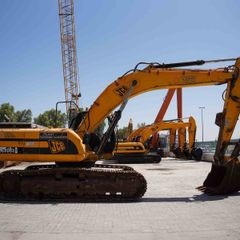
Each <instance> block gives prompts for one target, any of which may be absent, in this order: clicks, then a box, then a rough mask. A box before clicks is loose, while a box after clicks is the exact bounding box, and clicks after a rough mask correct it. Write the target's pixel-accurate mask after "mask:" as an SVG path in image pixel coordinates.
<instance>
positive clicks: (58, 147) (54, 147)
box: [49, 141, 66, 153]
mask: <svg viewBox="0 0 240 240" xmlns="http://www.w3.org/2000/svg"><path fill="white" fill-rule="evenodd" d="M49 147H50V150H51V152H52V153H59V152H63V151H65V150H66V147H65V145H64V143H63V142H61V141H49Z"/></svg>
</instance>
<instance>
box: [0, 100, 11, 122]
mask: <svg viewBox="0 0 240 240" xmlns="http://www.w3.org/2000/svg"><path fill="white" fill-rule="evenodd" d="M6 116H7V117H8V118H9V119H10V121H13V120H14V106H12V105H10V103H3V104H1V106H0V122H4V121H5V119H6Z"/></svg>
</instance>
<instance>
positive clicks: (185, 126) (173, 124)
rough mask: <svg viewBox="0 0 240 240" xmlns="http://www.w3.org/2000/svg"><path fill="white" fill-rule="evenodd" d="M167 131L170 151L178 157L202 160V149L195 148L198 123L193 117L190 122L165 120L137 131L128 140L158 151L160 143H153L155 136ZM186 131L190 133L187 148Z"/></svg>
mask: <svg viewBox="0 0 240 240" xmlns="http://www.w3.org/2000/svg"><path fill="white" fill-rule="evenodd" d="M166 130H167V131H169V140H170V151H171V152H173V153H175V154H176V156H177V157H186V158H188V159H191V158H192V157H193V158H195V159H196V160H200V159H201V155H202V151H201V149H198V148H195V135H196V122H195V119H194V118H193V117H192V116H190V117H189V119H188V122H183V121H179V119H173V120H165V121H162V122H159V123H154V124H151V125H147V126H145V127H142V128H139V129H136V130H135V131H133V132H132V133H131V134H130V135H129V137H128V139H127V140H128V141H133V142H135V141H137V142H141V143H143V144H144V146H145V148H146V149H149V150H156V148H158V147H159V143H152V139H153V134H154V133H156V132H160V131H166ZM177 131H178V136H179V140H178V147H176V132H177ZM186 131H188V147H187V146H186V145H187V143H186Z"/></svg>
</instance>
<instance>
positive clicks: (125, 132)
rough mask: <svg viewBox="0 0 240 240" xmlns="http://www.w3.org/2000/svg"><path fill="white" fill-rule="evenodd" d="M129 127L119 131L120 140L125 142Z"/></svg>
mask: <svg viewBox="0 0 240 240" xmlns="http://www.w3.org/2000/svg"><path fill="white" fill-rule="evenodd" d="M127 131H128V127H123V128H119V129H118V139H120V140H123V139H125V138H126V137H127Z"/></svg>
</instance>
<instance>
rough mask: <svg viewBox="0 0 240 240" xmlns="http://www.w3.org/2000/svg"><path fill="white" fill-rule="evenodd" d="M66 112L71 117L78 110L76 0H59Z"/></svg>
mask: <svg viewBox="0 0 240 240" xmlns="http://www.w3.org/2000/svg"><path fill="white" fill-rule="evenodd" d="M58 8H59V20H60V33H61V50H62V64H63V76H64V90H65V101H66V112H67V114H68V119H69V121H71V119H72V118H73V117H74V116H75V115H76V113H77V112H78V104H79V103H78V101H79V97H80V93H79V79H78V71H77V70H78V69H77V50H76V38H75V23H74V1H73V0H58Z"/></svg>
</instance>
